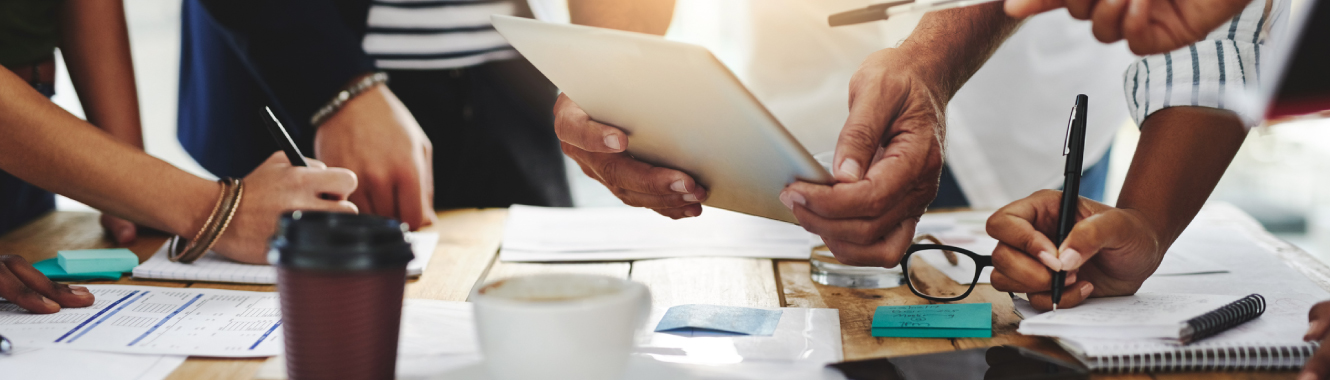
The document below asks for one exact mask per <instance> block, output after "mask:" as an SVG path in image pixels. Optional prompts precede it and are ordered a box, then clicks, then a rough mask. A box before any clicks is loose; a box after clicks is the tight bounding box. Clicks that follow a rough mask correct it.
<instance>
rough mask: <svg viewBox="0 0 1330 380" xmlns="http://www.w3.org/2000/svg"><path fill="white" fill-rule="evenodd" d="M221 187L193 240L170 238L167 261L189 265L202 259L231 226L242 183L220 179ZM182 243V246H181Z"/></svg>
mask: <svg viewBox="0 0 1330 380" xmlns="http://www.w3.org/2000/svg"><path fill="white" fill-rule="evenodd" d="M217 182H218V183H220V184H221V185H222V192H221V195H220V196H218V197H217V204H216V205H214V206H213V208H212V213H210V214H208V219H207V220H205V221H204V222H203V227H202V228H200V229H199V232H198V234H196V235H194V239H192V240H187V239H185V238H184V237H181V236H175V237H173V238H171V245H170V247H168V248H167V252H166V253H167V255H166V257H167V258H168V259H171V261H173V262H180V263H185V264H189V263H192V262H194V260H198V259H199V258H200V257H203V254H205V253H208V250H210V249H212V246H213V245H214V244H217V239H218V238H220V237H221V236H222V233H223V232H226V227H228V226H230V225H231V218H233V217H235V214H236V210H238V209H239V208H240V198H241V197H242V196H243V195H244V191H245V186H244V183H243V182H241V181H240V180H239V179H236V178H230V177H227V178H222V179H219V180H217ZM182 242H183V244H182Z"/></svg>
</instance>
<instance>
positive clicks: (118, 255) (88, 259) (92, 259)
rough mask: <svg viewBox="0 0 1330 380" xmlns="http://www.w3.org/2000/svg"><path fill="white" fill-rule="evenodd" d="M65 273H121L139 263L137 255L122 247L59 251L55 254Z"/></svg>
mask: <svg viewBox="0 0 1330 380" xmlns="http://www.w3.org/2000/svg"><path fill="white" fill-rule="evenodd" d="M56 259H58V260H60V267H61V268H64V270H65V273H69V274H83V273H97V272H116V273H123V272H128V271H131V270H133V269H134V267H136V266H138V265H139V257H138V255H135V254H134V252H130V251H129V250H128V249H124V248H113V249H80V250H74V251H60V252H59V253H58V254H57V255H56Z"/></svg>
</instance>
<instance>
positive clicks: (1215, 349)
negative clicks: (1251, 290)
mask: <svg viewBox="0 0 1330 380" xmlns="http://www.w3.org/2000/svg"><path fill="white" fill-rule="evenodd" d="M1265 306H1266V305H1265V297H1262V296H1261V295H1259V294H1252V295H1249V296H1246V297H1243V298H1242V299H1239V300H1237V301H1234V302H1233V303H1230V304H1228V305H1224V306H1223V307H1221V308H1219V309H1215V310H1214V311H1211V312H1209V313H1205V314H1203V315H1201V316H1199V317H1196V318H1192V319H1190V320H1188V321H1187V322H1186V326H1187V327H1188V328H1186V329H1184V330H1186V331H1184V337H1183V340H1182V344H1183V345H1181V346H1178V347H1177V349H1176V350H1168V351H1163V352H1155V353H1148V354H1125V355H1106V356H1098V357H1094V358H1093V361H1086V362H1087V363H1085V364H1086V365H1088V366H1089V367H1090V369H1091V370H1092V371H1095V372H1104V373H1113V374H1120V373H1137V372H1171V371H1214V370H1226V371H1239V370H1257V371H1275V370H1296V369H1299V368H1302V365H1303V363H1306V361H1307V359H1309V358H1311V356H1312V354H1313V353H1315V352H1316V349H1317V348H1319V347H1320V345H1319V344H1317V343H1306V344H1300V345H1285V346H1269V345H1262V344H1260V343H1256V342H1250V343H1247V342H1234V343H1227V344H1205V343H1201V344H1195V345H1190V346H1189V345H1186V344H1187V343H1190V342H1194V341H1197V340H1201V339H1205V338H1208V337H1211V336H1214V335H1215V334H1219V333H1221V332H1224V331H1226V330H1228V329H1230V328H1233V327H1234V326H1237V325H1240V324H1243V323H1245V322H1247V321H1250V320H1253V319H1256V318H1258V317H1260V316H1261V314H1264V313H1265ZM1188 335H1189V336H1188ZM1137 346H1140V347H1142V348H1144V346H1141V345H1129V346H1127V345H1124V346H1123V348H1124V349H1131V348H1133V347H1137Z"/></svg>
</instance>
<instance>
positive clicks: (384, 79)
mask: <svg viewBox="0 0 1330 380" xmlns="http://www.w3.org/2000/svg"><path fill="white" fill-rule="evenodd" d="M379 83H388V73H384V72H378V73H374V74H370V75H366V76H364V77H361V78H360V80H358V81H356V83H352V84H351V85H350V86H347V87H346V89H345V90H342V91H338V92H337V96H333V99H332V100H331V101H329V102H328V104H325V105H324V106H323V107H321V108H319V110H318V111H316V112H314V116H312V117H310V118H309V125H313V126H315V127H317V126H319V124H323V122H325V121H328V119H329V118H332V116H333V115H334V114H337V111H339V110H341V109H342V106H345V105H346V102H348V101H350V100H351V99H354V98H355V97H356V96H359V95H360V94H361V93H364V92H365V91H368V90H369V89H370V88H373V87H374V85H377V84H379Z"/></svg>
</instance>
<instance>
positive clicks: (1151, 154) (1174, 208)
mask: <svg viewBox="0 0 1330 380" xmlns="http://www.w3.org/2000/svg"><path fill="white" fill-rule="evenodd" d="M1246 135H1247V131H1246V129H1245V128H1243V125H1242V121H1241V120H1240V119H1239V118H1238V117H1237V115H1236V114H1234V113H1233V112H1231V111H1225V110H1220V109H1215V108H1208V107H1173V108H1167V109H1163V110H1160V111H1157V112H1155V113H1154V114H1152V115H1150V117H1149V118H1147V119H1145V121H1144V122H1143V123H1142V125H1141V139H1140V143H1139V144H1138V145H1137V146H1136V154H1135V156H1134V157H1133V158H1132V163H1131V168H1130V170H1129V171H1128V173H1127V179H1126V181H1125V182H1124V183H1123V185H1122V193H1121V194H1120V195H1119V197H1118V204H1117V207H1118V208H1122V209H1129V210H1134V211H1136V212H1139V213H1140V214H1141V215H1142V216H1143V219H1145V221H1146V223H1148V224H1150V226H1149V227H1150V228H1152V229H1153V230H1154V231H1156V232H1157V233H1158V238H1159V242H1158V243H1159V248H1160V249H1159V253H1160V254H1162V253H1163V252H1166V251H1168V247H1169V246H1171V245H1172V244H1173V241H1174V240H1176V239H1177V237H1178V235H1180V234H1182V230H1184V229H1186V228H1187V224H1189V223H1191V220H1192V218H1194V217H1196V213H1197V212H1200V210H1201V206H1203V205H1205V200H1206V198H1209V197H1210V193H1211V192H1212V191H1214V189H1215V185H1216V184H1218V183H1219V178H1220V177H1222V176H1223V175H1224V170H1225V169H1227V168H1228V164H1229V163H1230V162H1232V161H1233V156H1234V155H1236V154H1237V151H1238V148H1239V147H1240V146H1241V145H1242V141H1243V139H1244V137H1245V136H1246Z"/></svg>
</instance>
